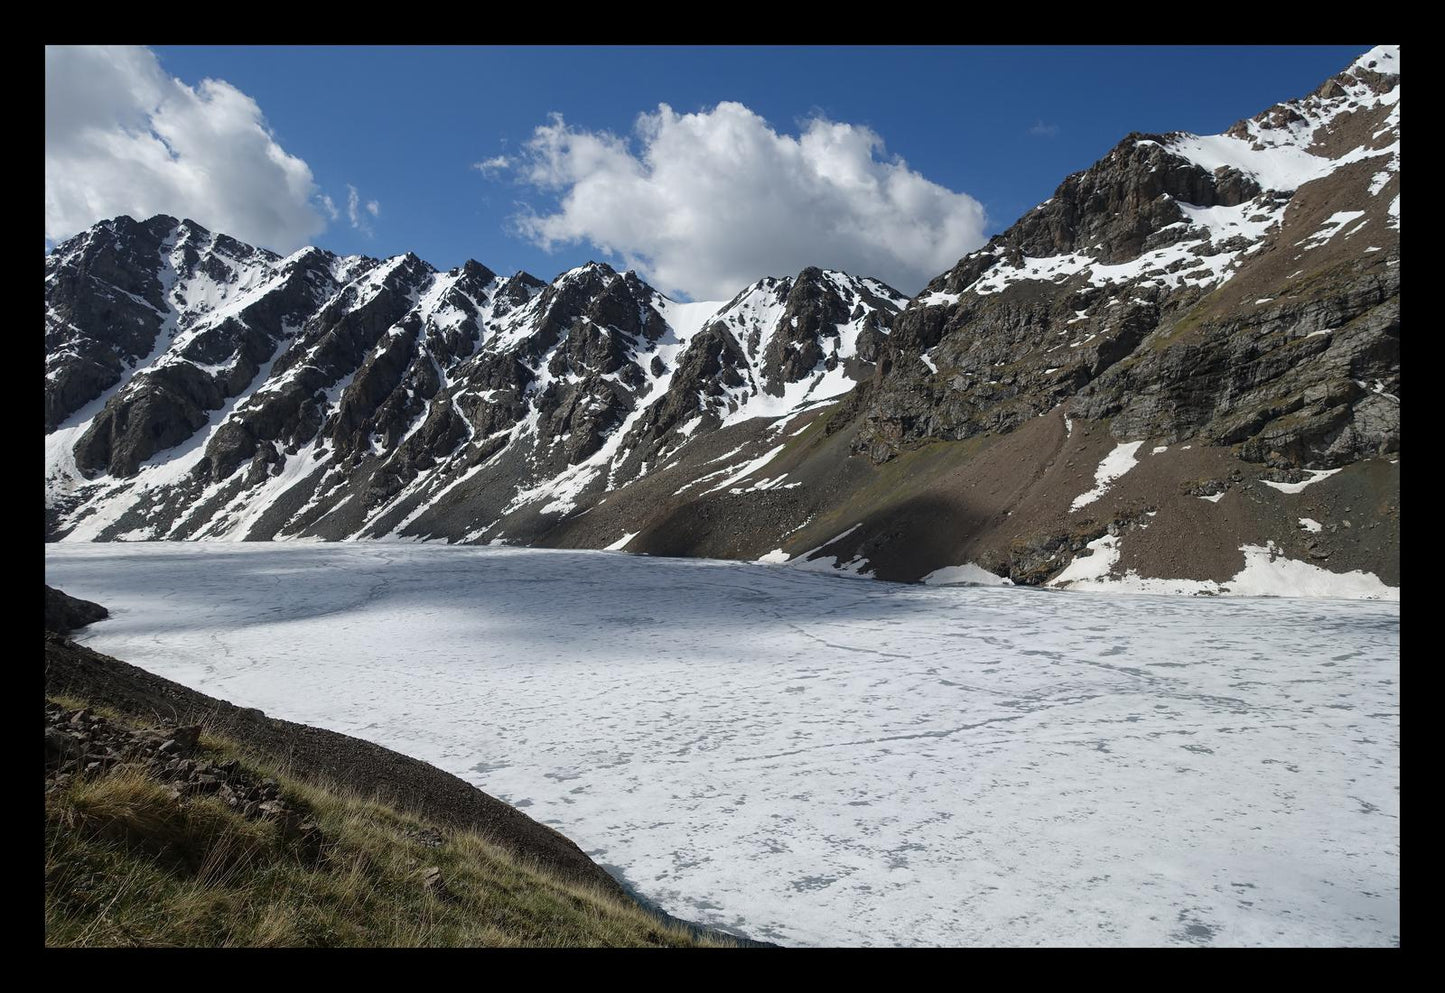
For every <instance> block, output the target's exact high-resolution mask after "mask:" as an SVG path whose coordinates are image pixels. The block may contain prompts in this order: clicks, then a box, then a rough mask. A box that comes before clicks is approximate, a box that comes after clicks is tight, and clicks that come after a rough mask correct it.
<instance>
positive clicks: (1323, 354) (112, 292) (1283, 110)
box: [45, 46, 1400, 589]
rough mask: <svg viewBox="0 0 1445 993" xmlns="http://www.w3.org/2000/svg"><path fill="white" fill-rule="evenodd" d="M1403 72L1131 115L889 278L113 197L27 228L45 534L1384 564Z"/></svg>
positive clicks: (1135, 572) (848, 560)
mask: <svg viewBox="0 0 1445 993" xmlns="http://www.w3.org/2000/svg"><path fill="white" fill-rule="evenodd" d="M1399 96H1400V88H1399V50H1398V47H1393V46H1382V47H1380V48H1376V49H1373V50H1371V51H1370V52H1368V53H1366V54H1365V55H1363V56H1361V57H1360V58H1359V59H1358V60H1356V61H1355V62H1354V63H1353V64H1352V65H1351V66H1349V67H1348V68H1347V69H1345V70H1344V71H1343V72H1342V73H1340V74H1339V75H1337V76H1335V77H1333V78H1332V79H1330V80H1328V81H1326V82H1325V83H1324V85H1323V86H1321V87H1320V88H1319V89H1318V90H1316V91H1315V92H1314V93H1312V94H1310V95H1309V96H1306V97H1304V98H1302V99H1297V100H1292V101H1290V102H1288V103H1284V104H1280V105H1277V106H1275V107H1272V108H1270V109H1268V110H1266V111H1265V112H1263V113H1261V114H1259V115H1258V116H1256V117H1253V118H1250V119H1248V120H1244V121H1241V122H1239V123H1238V124H1236V125H1235V126H1234V127H1232V128H1230V129H1229V130H1228V131H1227V132H1225V133H1224V134H1221V135H1213V136H1205V137H1201V136H1197V135H1191V134H1184V133H1173V134H1163V135H1145V134H1131V135H1129V136H1127V137H1125V138H1124V139H1123V141H1121V142H1120V143H1119V144H1118V146H1117V147H1115V148H1114V149H1113V150H1112V151H1110V152H1109V153H1108V155H1106V156H1105V157H1104V158H1103V159H1101V160H1100V161H1099V162H1098V163H1096V164H1095V165H1094V166H1092V167H1091V168H1089V169H1088V170H1085V171H1084V172H1081V173H1078V174H1075V175H1073V176H1070V177H1068V178H1067V179H1065V180H1064V182H1063V183H1062V184H1061V185H1060V186H1059V188H1058V190H1057V191H1056V192H1055V194H1054V196H1053V197H1051V198H1050V199H1049V200H1047V201H1045V202H1044V203H1042V204H1040V205H1039V206H1038V207H1036V208H1034V209H1033V210H1031V211H1030V212H1029V213H1028V214H1026V215H1025V216H1024V217H1023V218H1022V219H1020V220H1019V221H1018V222H1017V223H1016V224H1014V225H1013V226H1012V227H1011V228H1009V229H1008V230H1007V231H1005V232H1004V233H1002V234H1000V235H997V236H996V237H994V238H993V239H992V240H991V241H990V242H989V243H988V245H987V246H985V247H984V248H983V249H980V250H979V251H977V252H974V253H973V254H971V255H969V256H967V257H965V258H964V259H961V260H960V261H959V262H958V264H957V265H955V266H954V267H953V268H952V269H951V270H949V271H948V272H947V273H944V274H943V275H941V276H939V277H938V278H936V279H935V280H933V281H932V282H931V283H930V284H929V285H928V286H927V287H926V288H925V289H924V291H923V292H922V293H920V294H919V295H918V296H917V297H915V298H913V299H911V300H909V299H907V298H906V297H905V296H903V295H902V294H900V293H899V292H898V291H896V290H894V289H893V288H891V287H889V286H887V285H885V284H883V283H882V282H880V281H878V280H876V279H872V278H868V277H865V276H855V275H849V274H845V273H841V272H836V271H829V270H822V269H817V268H810V269H806V270H804V271H803V272H801V273H798V274H797V275H796V276H789V277H786V278H768V279H763V280H760V281H759V282H757V283H755V284H753V285H751V286H748V287H746V288H744V289H743V290H742V291H741V292H739V293H738V295H737V296H736V297H734V298H733V299H732V300H730V301H727V302H696V303H682V302H678V301H675V300H671V299H669V298H668V297H666V296H664V295H663V294H661V293H659V292H658V291H656V290H654V289H653V288H652V287H650V286H648V285H647V284H646V283H645V282H644V281H642V280H641V279H640V278H638V276H637V275H636V274H634V273H632V272H627V273H618V272H615V271H614V270H612V269H611V268H610V267H608V266H606V265H603V264H600V263H591V264H589V265H587V266H583V267H581V268H578V269H573V270H571V271H569V272H566V273H563V274H562V275H561V276H558V277H557V278H556V279H555V280H553V281H552V282H551V283H544V282H543V281H541V280H539V279H536V278H534V277H532V276H529V275H527V274H526V273H517V274H515V275H511V276H505V277H504V276H499V275H498V274H496V273H493V272H492V271H491V270H489V269H487V268H486V267H485V266H483V265H481V264H478V263H476V262H468V263H467V264H466V265H464V266H462V267H460V268H457V269H453V270H451V271H448V272H439V271H437V270H435V269H434V268H433V267H432V266H430V265H428V264H427V263H426V262H424V261H423V260H421V259H419V258H417V257H416V256H415V255H411V254H406V255H402V256H398V257H395V258H391V259H387V260H377V259H372V258H366V257H357V256H350V257H338V256H336V255H333V254H331V253H329V252H326V251H323V250H321V249H318V248H306V249H303V250H301V251H299V252H297V253H295V254H294V255H291V256H289V257H285V258H282V257H279V256H277V255H274V254H272V253H270V252H267V251H264V250H262V249H258V248H254V247H251V246H248V245H244V244H241V243H240V242H237V241H235V240H234V239H232V238H229V237H227V236H225V235H224V234H219V233H213V232H210V231H207V230H205V229H204V228H202V227H201V226H199V225H197V224H195V223H193V222H191V221H185V220H179V221H178V220H176V219H175V218H171V217H165V216H158V217H153V218H150V219H149V220H145V221H136V220H134V219H132V218H129V217H119V218H115V219H113V220H109V221H104V222H102V223H100V224H97V225H96V226H95V227H93V228H91V229H90V230H88V231H86V232H84V233H82V234H80V235H78V236H76V237H75V238H73V239H71V240H70V241H67V242H65V243H64V244H61V245H59V246H57V247H56V248H55V250H54V251H53V252H52V253H51V254H50V255H49V256H47V258H46V276H45V286H46V386H45V420H46V525H47V538H49V539H66V540H121V539H123V540H139V539H196V538H227V539H236V540H241V539H246V540H268V539H287V538H320V539H342V538H353V537H355V538H386V537H390V538H399V539H443V540H447V541H452V542H458V541H462V542H493V541H505V542H509V543H521V544H532V545H553V546H569V547H594V548H603V547H613V548H626V549H627V550H629V551H639V552H649V553H652V554H667V555H707V556H720V557H731V558H745V559H758V558H763V559H765V560H768V561H779V562H781V561H786V562H789V563H791V564H795V565H803V566H805V567H809V568H825V569H829V570H832V569H839V570H844V571H848V572H851V573H857V574H866V575H875V576H879V577H882V578H889V579H905V580H912V579H919V578H924V577H927V576H933V577H934V578H935V579H937V578H959V579H962V578H972V579H984V580H986V579H988V578H995V579H997V578H1003V577H1006V578H1008V579H1009V580H1011V581H1013V582H1019V583H1043V582H1049V583H1055V584H1059V585H1068V584H1071V583H1079V582H1085V581H1098V580H1101V579H1106V578H1110V577H1112V578H1114V579H1125V578H1130V577H1132V580H1134V581H1137V582H1141V583H1144V584H1145V585H1146V586H1147V585H1148V583H1149V582H1152V581H1155V580H1169V581H1171V582H1175V583H1176V586H1177V584H1178V583H1184V584H1185V585H1186V586H1187V585H1188V584H1191V583H1192V584H1195V586H1194V587H1191V588H1193V589H1206V588H1214V589H1218V588H1223V587H1227V586H1228V584H1229V582H1230V581H1232V580H1233V581H1238V580H1239V578H1240V577H1241V576H1243V575H1245V574H1246V573H1248V572H1249V570H1250V569H1251V568H1252V567H1253V566H1254V565H1256V564H1258V562H1257V561H1256V560H1258V561H1259V562H1263V561H1265V560H1267V561H1268V562H1269V563H1275V562H1276V560H1277V559H1279V558H1281V557H1283V558H1284V559H1286V560H1287V561H1289V562H1296V563H1298V564H1299V565H1300V566H1301V567H1304V566H1308V567H1310V568H1314V569H1316V570H1319V569H1323V570H1326V571H1328V572H1332V573H1336V574H1345V573H1353V572H1366V573H1372V574H1374V575H1375V576H1378V577H1379V578H1380V579H1383V580H1384V581H1385V582H1387V583H1391V584H1397V583H1398V451H1399V400H1398V397H1399V388H1400V386H1399V375H1400V363H1399V132H1400V103H1399ZM1085 549H1092V550H1093V551H1092V554H1085V555H1081V556H1079V555H1077V554H1076V553H1079V552H1083V551H1085ZM1236 585H1238V582H1236ZM1245 585H1247V584H1245ZM1179 588H1181V589H1182V588H1184V587H1179Z"/></svg>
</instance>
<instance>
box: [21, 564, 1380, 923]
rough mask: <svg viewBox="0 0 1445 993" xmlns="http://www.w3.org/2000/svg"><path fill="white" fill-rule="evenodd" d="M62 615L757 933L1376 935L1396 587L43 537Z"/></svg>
mask: <svg viewBox="0 0 1445 993" xmlns="http://www.w3.org/2000/svg"><path fill="white" fill-rule="evenodd" d="M46 581H47V582H48V583H50V584H51V585H53V586H58V587H60V588H62V589H64V590H65V591H66V592H68V593H70V594H72V595H75V596H80V597H84V598H86V599H91V600H97V601H99V602H101V603H103V604H105V605H107V606H108V607H109V608H110V609H111V611H112V614H113V619H111V620H108V621H105V622H102V623H100V624H97V625H95V626H94V627H93V628H91V629H88V630H87V631H85V632H84V633H83V634H82V636H81V640H82V641H84V642H86V643H87V644H89V645H91V646H92V647H94V648H96V649H97V650H99V651H102V652H106V653H108V654H111V655H115V656H117V657H119V658H122V659H125V660H127V661H130V662H132V663H135V664H138V665H140V666H143V667H144V668H147V669H149V670H151V671H153V672H156V673H159V674H161V675H164V676H167V677H169V678H171V679H175V680H177V681H179V682H182V683H185V684H187V685H189V686H193V687H196V688H198V689H201V690H204V691H205V692H207V693H210V694H212V695H214V696H218V697H221V698H224V699H227V700H230V701H232V702H234V703H237V704H240V705H243V706H254V707H260V708H262V709H264V710H265V711H266V712H267V713H268V714H270V715H272V716H275V717H284V718H287V719H289V720H294V721H301V722H304V723H307V724H315V725H319V726H321V727H326V728H331V729H333V730H336V731H342V732H345V733H347V734H352V735H356V736H358V737H362V738H367V739H369V740H372V741H375V742H379V743H381V744H383V745H386V746H388V747H391V748H394V749H396V750H398V751H401V752H405V753H407V754H409V755H414V756H416V757H418V758H421V759H425V760H426V761H429V762H432V763H434V764H436V765H438V766H441V767H442V768H444V769H447V770H449V771H451V772H454V773H456V774H457V775H460V776H462V777H463V778H465V779H467V780H468V781H470V782H472V783H475V784H476V785H477V786H479V787H481V788H483V789H485V790H486V791H487V792H489V793H491V794H493V795H494V796H497V797H500V798H501V799H504V800H506V801H508V802H510V803H513V804H515V805H517V806H519V807H522V808H524V809H525V811H526V812H527V813H528V814H530V815H531V816H532V817H534V818H537V819H538V820H541V821H544V822H546V823H548V824H551V825H553V826H555V827H556V828H558V829H559V830H561V831H562V832H563V833H564V834H566V835H567V836H568V837H570V838H572V839H573V840H574V841H576V842H577V843H578V844H579V845H581V846H582V848H583V849H584V850H586V851H587V852H588V853H589V854H590V855H591V856H592V857H593V859H594V860H595V861H597V862H598V863H600V864H603V865H606V866H608V867H609V868H610V869H612V870H613V871H616V872H619V873H620V874H621V875H622V876H623V877H624V878H625V880H626V881H627V883H628V884H629V885H631V886H633V887H634V888H635V889H636V890H637V891H639V892H640V893H641V894H643V895H644V896H646V897H648V898H650V899H652V900H654V901H656V902H657V903H658V904H660V905H661V906H662V907H663V908H664V909H666V910H668V911H670V912H671V913H673V914H676V915H677V916H679V917H683V918H687V919H689V920H694V921H698V922H701V923H706V924H710V925H714V926H720V927H724V928H728V929H731V930H735V931H737V932H740V933H744V934H747V935H750V936H752V937H755V938H760V939H764V940H771V941H776V942H780V943H783V944H789V945H793V944H796V945H1037V944H1049V945H1055V944H1085V945H1121V944H1122V945H1141V944H1142V945H1154V944H1189V943H1193V944H1214V945H1274V944H1288V945H1297V944H1310V945H1383V944H1394V943H1398V941H1399V938H1398V934H1399V920H1400V911H1399V837H1400V831H1399V816H1398V815H1399V720H1398V715H1399V671H1400V662H1399V645H1400V641H1399V605H1398V604H1396V603H1384V602H1361V601H1343V600H1313V601H1311V600H1286V599H1246V598H1239V599H1216V598H1189V597H1164V596H1138V595H1124V594H1101V593H1077V592H1073V593H1060V592H1049V591H1040V590H1020V589H1011V588H962V587H953V588H930V587H923V586H904V585H895V584H889V583H880V582H871V581H858V580H848V579H839V578H836V577H832V576H825V575H818V574H814V573H806V572H797V571H793V570H789V569H786V568H778V567H769V566H761V565H744V564H739V563H730V562H714V561H705V560H678V559H651V558H644V557H634V556H628V555H623V554H616V553H605V552H562V551H541V550H524V549H512V548H476V547H449V546H443V545H400V544H341V545H319V544H303V545H298V544H284V545H274V544H241V545H236V544H224V545H222V544H181V543H174V544H172V543H165V544H128V545H117V544H93V545H92V544H78V545H68V544H67V545H53V544H52V545H47V546H46Z"/></svg>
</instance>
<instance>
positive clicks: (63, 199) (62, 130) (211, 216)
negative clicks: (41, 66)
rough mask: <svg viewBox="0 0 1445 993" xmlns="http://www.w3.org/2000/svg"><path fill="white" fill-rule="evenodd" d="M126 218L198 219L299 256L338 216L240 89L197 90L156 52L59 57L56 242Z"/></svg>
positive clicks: (49, 65)
mask: <svg viewBox="0 0 1445 993" xmlns="http://www.w3.org/2000/svg"><path fill="white" fill-rule="evenodd" d="M118 214H130V215H131V216H132V217H135V218H138V219H144V218H147V217H150V216H152V215H154V214H172V215H174V216H176V217H190V218H192V219H194V220H196V221H198V222H199V223H201V224H203V225H205V226H206V227H208V228H211V229H212V230H215V231H223V232H225V233H226V234H230V235H233V236H235V237H237V238H240V239H241V240H243V241H247V242H250V243H252V244H258V245H262V246H265V247H267V248H271V249H275V250H277V251H282V252H289V251H293V250H295V249H297V248H300V247H301V246H302V245H304V244H306V243H307V241H309V240H310V239H311V238H312V237H314V236H315V235H317V234H319V233H320V232H321V231H322V230H323V229H324V228H325V227H326V216H324V215H330V216H332V217H334V216H335V214H336V208H335V205H334V204H333V203H332V202H331V201H330V199H329V198H327V197H324V196H321V195H319V192H318V190H317V188H316V184H315V182H314V181H313V179H312V175H311V169H310V167H309V166H307V164H306V163H305V162H304V161H302V160H301V159H299V158H297V157H296V156H294V155H290V154H288V153H287V152H286V151H285V150H284V149H283V148H281V146H280V145H279V144H277V142H276V139H275V137H274V135H272V133H271V131H270V129H269V128H268V127H267V125H266V119H265V117H264V115H263V114H262V113H261V108H260V107H258V106H257V105H256V101H255V100H253V99H251V98H250V97H249V96H247V95H246V94H245V93H242V92H241V91H240V90H238V89H236V87H234V86H232V85H231V84H230V83H227V82H224V81H222V80H217V79H205V80H202V81H201V82H200V84H199V85H197V86H194V87H192V86H188V85H187V84H185V83H183V82H181V81H180V80H179V79H175V78H173V77H171V76H170V75H168V74H167V73H166V72H165V71H164V70H162V69H161V67H160V63H159V62H158V61H157V59H156V57H155V54H154V53H153V52H151V51H150V50H149V49H147V48H138V47H91V46H80V47H70V46H51V47H48V48H46V50H45V237H46V238H47V239H48V240H50V241H58V240H61V239H63V238H67V237H69V236H70V235H73V234H75V233H76V232H78V231H81V230H83V229H84V228H87V227H89V226H90V225H92V224H94V223H95V222H96V221H98V220H101V219H103V218H107V217H114V216H116V215H118Z"/></svg>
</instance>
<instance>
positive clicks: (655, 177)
mask: <svg viewBox="0 0 1445 993" xmlns="http://www.w3.org/2000/svg"><path fill="white" fill-rule="evenodd" d="M506 167H510V169H511V170H512V175H514V176H515V177H516V178H517V179H518V180H519V181H520V182H521V183H523V184H524V185H528V186H531V187H533V188H534V189H536V190H538V191H540V192H543V193H546V194H550V195H553V196H555V197H556V202H555V206H554V207H552V208H550V209H546V210H542V211H537V210H534V209H533V208H530V207H529V208H527V209H526V210H524V211H523V212H522V213H521V214H520V215H519V216H518V217H517V218H516V219H515V224H516V228H517V230H518V232H520V233H521V234H522V235H523V236H524V237H526V238H527V239H528V240H530V241H532V242H533V243H534V244H536V245H538V246H540V247H542V248H543V249H546V250H553V249H554V248H556V247H557V246H560V245H565V244H574V243H580V242H586V243H589V244H591V245H593V246H595V247H596V248H597V249H599V250H600V251H602V252H605V253H608V254H612V255H616V256H620V257H621V259H622V261H623V262H624V263H625V264H626V265H627V266H629V267H631V268H635V269H637V270H638V271H639V272H641V273H642V274H643V275H644V276H645V277H647V278H648V280H649V281H650V282H652V283H653V284H654V285H656V286H657V287H658V288H659V289H662V290H663V291H664V292H669V293H677V292H681V293H685V294H687V295H689V296H692V297H693V298H694V299H704V298H714V299H716V298H719V297H727V296H731V295H732V294H733V293H735V292H737V290H738V288H739V287H741V286H743V285H745V284H747V283H748V282H751V281H752V280H755V279H758V278H759V277H762V276H765V275H783V274H790V273H795V272H797V271H799V270H800V269H802V268H804V267H806V266H810V265H820V266H826V267H832V268H839V269H844V270H847V271H849V272H854V273H858V274H860V275H872V276H876V277H878V278H880V279H883V280H885V281H887V282H889V283H892V284H893V285H895V286H897V287H898V288H899V289H901V290H904V291H905V292H913V291H915V290H917V289H919V288H920V287H921V286H922V285H923V284H924V283H925V282H927V281H928V279H929V278H931V277H932V276H934V275H935V274H937V273H938V272H940V271H942V270H943V269H946V268H948V267H949V266H951V265H953V264H954V263H955V262H956V261H957V260H958V259H959V258H960V257H961V256H963V255H966V254H967V253H968V252H970V251H972V250H973V249H975V248H978V247H979V246H980V245H982V244H983V243H984V240H985V239H984V227H985V224H986V223H987V219H986V217H985V215H984V209H983V206H982V205H981V204H980V203H979V202H978V201H977V200H975V199H974V198H973V197H971V196H969V195H967V194H966V193H958V192H954V191H952V190H949V189H947V188H946V187H944V186H941V185H939V184H938V183H935V182H932V181H931V180H929V179H927V178H926V177H924V176H923V175H921V174H920V173H918V172H917V171H915V170H913V169H911V168H909V166H908V164H907V163H906V162H905V161H904V160H903V159H901V158H899V157H897V156H890V155H888V154H887V152H886V150H885V147H884V143H883V139H882V137H881V136H880V135H878V134H877V133H876V132H874V131H873V130H871V129H869V128H867V127H863V126H860V125H853V124H845V123H838V122H834V121H829V120H825V119H823V118H814V119H812V120H809V121H807V122H805V123H804V124H803V126H802V128H801V131H800V133H799V134H797V135H791V134H784V133H779V132H778V131H776V130H774V128H773V127H772V126H771V125H769V124H768V122H767V121H766V120H764V119H763V118H762V117H760V116H759V115H758V114H756V113H754V112H753V111H752V110H750V109H748V108H747V107H745V106H743V105H742V104H740V103H734V102H724V103H720V104H718V105H717V106H716V107H714V108H712V109H711V110H707V111H703V112H701V113H695V114H678V113H676V112H675V111H673V109H672V108H671V107H669V106H668V105H667V104H660V105H659V106H658V108H657V111H656V112H655V113H644V114H641V115H639V117H638V118H637V122H636V125H635V127H634V129H633V134H632V135H631V137H630V138H624V137H619V136H617V135H613V134H610V133H608V132H605V131H587V130H582V129H577V128H572V127H569V126H568V125H567V123H566V121H565V120H564V119H563V118H562V116H561V115H560V114H554V115H552V117H551V119H550V120H549V121H548V122H547V123H546V124H543V125H541V126H539V127H537V128H536V129H535V131H534V132H533V135H532V137H531V139H530V140H529V141H528V142H527V143H526V145H525V147H524V149H523V151H522V153H521V154H520V155H518V156H516V157H514V158H512V159H510V160H506V159H505V157H503V156H497V157H496V158H494V159H488V160H487V161H485V162H480V163H476V168H477V169H478V170H479V171H481V172H483V173H484V174H490V173H496V172H498V171H500V170H502V169H503V168H506Z"/></svg>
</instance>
